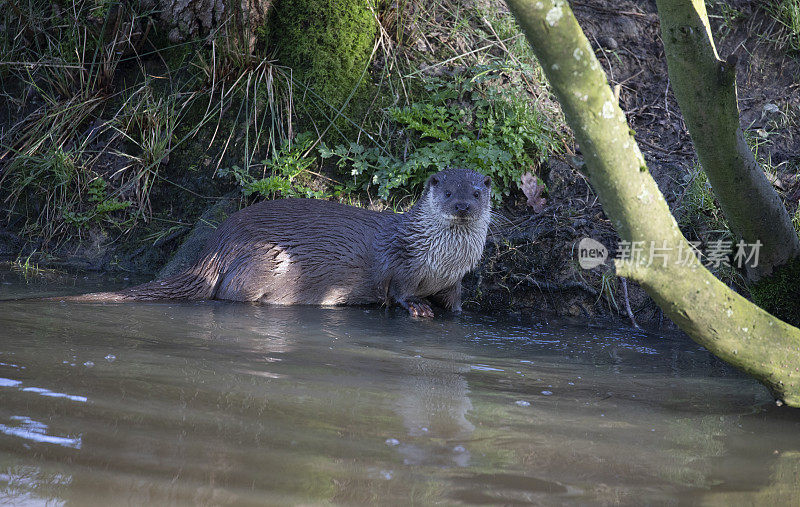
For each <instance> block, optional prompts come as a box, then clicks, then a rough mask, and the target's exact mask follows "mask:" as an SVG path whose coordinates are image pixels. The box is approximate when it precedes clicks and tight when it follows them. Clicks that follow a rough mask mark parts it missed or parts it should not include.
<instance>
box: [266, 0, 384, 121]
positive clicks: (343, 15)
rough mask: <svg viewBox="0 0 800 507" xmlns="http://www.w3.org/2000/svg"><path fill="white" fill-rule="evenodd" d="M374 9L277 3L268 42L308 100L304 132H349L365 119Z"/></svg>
mask: <svg viewBox="0 0 800 507" xmlns="http://www.w3.org/2000/svg"><path fill="white" fill-rule="evenodd" d="M374 6H375V3H374V1H373V0H302V1H298V0H276V1H275V3H274V5H273V10H272V13H271V14H270V20H269V24H268V30H267V32H266V38H267V40H268V46H269V49H270V51H274V55H275V57H276V59H277V61H278V63H279V64H280V65H285V66H287V67H289V68H291V69H292V79H293V81H294V82H295V85H296V87H295V90H296V95H297V96H298V97H303V106H304V107H303V111H299V112H300V113H301V114H303V113H304V117H305V119H306V120H310V121H308V122H306V125H304V126H302V128H306V129H308V130H315V131H316V133H317V134H319V135H321V134H322V133H323V132H325V131H327V130H329V129H331V127H333V130H335V131H339V132H345V133H346V132H349V131H351V130H352V127H353V126H354V125H358V124H360V122H361V120H362V119H363V118H361V117H360V115H361V114H362V113H363V111H364V110H365V102H367V99H366V97H367V95H368V94H367V91H368V89H367V87H368V82H369V81H370V80H369V79H368V77H369V74H368V72H367V68H368V65H369V63H370V60H371V57H372V54H373V51H374V48H375V36H376V34H377V31H378V20H377V17H376V14H375V10H374ZM301 123H302V122H301ZM309 123H310V124H309Z"/></svg>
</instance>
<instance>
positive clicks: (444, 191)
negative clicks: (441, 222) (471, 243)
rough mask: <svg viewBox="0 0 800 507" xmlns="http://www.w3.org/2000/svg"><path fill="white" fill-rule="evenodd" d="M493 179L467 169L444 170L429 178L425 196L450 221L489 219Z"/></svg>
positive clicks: (461, 222)
mask: <svg viewBox="0 0 800 507" xmlns="http://www.w3.org/2000/svg"><path fill="white" fill-rule="evenodd" d="M491 190H492V180H491V178H489V177H488V176H484V175H482V174H480V173H477V172H475V171H472V170H470V169H445V170H444V171H441V172H438V173H436V174H434V175H433V176H431V177H430V178H428V181H427V182H426V183H425V195H424V196H423V199H428V202H429V204H431V205H433V206H434V207H435V208H436V209H437V211H438V212H439V213H440V215H441V216H442V217H443V218H446V219H448V220H449V221H450V222H451V223H453V224H470V223H474V222H486V223H488V221H489V210H490V207H491V203H490V194H491Z"/></svg>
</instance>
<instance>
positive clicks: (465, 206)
mask: <svg viewBox="0 0 800 507" xmlns="http://www.w3.org/2000/svg"><path fill="white" fill-rule="evenodd" d="M455 207H456V213H458V214H459V215H466V214H467V213H469V210H470V204H469V203H468V202H457V203H456V204H455Z"/></svg>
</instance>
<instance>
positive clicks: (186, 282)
mask: <svg viewBox="0 0 800 507" xmlns="http://www.w3.org/2000/svg"><path fill="white" fill-rule="evenodd" d="M218 280H219V276H218V275H217V276H211V275H210V274H209V273H205V272H203V270H202V269H198V267H197V266H195V267H194V268H191V269H189V270H188V271H184V272H183V273H180V274H177V275H175V276H171V277H168V278H164V279H162V280H153V281H152V282H147V283H143V284H141V285H136V286H134V287H130V288H128V289H123V290H120V291H116V292H94V293H91V294H79V295H77V296H61V297H51V298H46V299H49V300H52V301H86V302H91V301H96V302H104V301H108V302H115V301H118V302H124V301H163V300H169V299H182V300H195V301H197V300H201V299H213V298H214V293H215V292H216V291H217V285H218Z"/></svg>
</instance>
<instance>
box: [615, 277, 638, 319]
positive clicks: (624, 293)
mask: <svg viewBox="0 0 800 507" xmlns="http://www.w3.org/2000/svg"><path fill="white" fill-rule="evenodd" d="M619 279H620V280H621V281H622V296H623V298H624V299H625V312H627V314H628V318H629V319H631V324H633V327H635V328H636V329H642V328H641V327H639V324H637V323H636V317H634V316H633V311H631V302H630V300H629V299H628V280H627V279H625V277H624V276H621V277H619Z"/></svg>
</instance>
